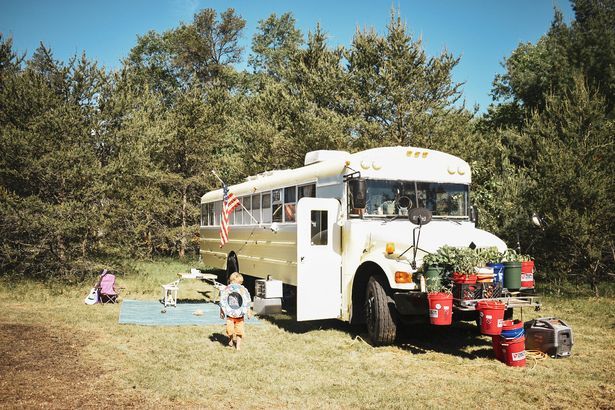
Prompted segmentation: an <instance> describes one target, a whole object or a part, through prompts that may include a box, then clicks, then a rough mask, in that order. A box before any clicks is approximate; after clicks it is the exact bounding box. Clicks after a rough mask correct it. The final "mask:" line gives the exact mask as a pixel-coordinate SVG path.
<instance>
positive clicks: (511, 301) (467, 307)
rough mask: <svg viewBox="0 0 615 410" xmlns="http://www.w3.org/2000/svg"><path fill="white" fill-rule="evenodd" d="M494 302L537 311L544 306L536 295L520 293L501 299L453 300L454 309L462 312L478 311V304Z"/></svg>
mask: <svg viewBox="0 0 615 410" xmlns="http://www.w3.org/2000/svg"><path fill="white" fill-rule="evenodd" d="M485 300H494V301H499V302H503V303H504V304H506V308H523V307H533V308H534V309H535V310H536V311H538V310H540V308H541V306H542V304H541V303H540V297H539V296H536V295H523V294H519V293H518V292H515V293H508V294H505V295H504V296H502V297H499V298H489V299H453V305H454V308H455V309H457V310H462V311H473V310H476V304H477V303H478V302H480V301H485Z"/></svg>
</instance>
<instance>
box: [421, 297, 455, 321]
mask: <svg viewBox="0 0 615 410" xmlns="http://www.w3.org/2000/svg"><path fill="white" fill-rule="evenodd" d="M427 300H428V301H429V321H430V322H431V324H432V325H438V326H443V325H450V324H451V323H452V322H453V295H451V294H450V293H441V292H437V293H430V294H428V295H427Z"/></svg>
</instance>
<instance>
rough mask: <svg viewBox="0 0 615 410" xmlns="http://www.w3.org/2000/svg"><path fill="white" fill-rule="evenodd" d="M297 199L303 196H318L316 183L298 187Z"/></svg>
mask: <svg viewBox="0 0 615 410" xmlns="http://www.w3.org/2000/svg"><path fill="white" fill-rule="evenodd" d="M297 193H298V195H297V200H299V199H301V198H306V197H307V198H316V184H309V185H303V186H300V187H298V188H297Z"/></svg>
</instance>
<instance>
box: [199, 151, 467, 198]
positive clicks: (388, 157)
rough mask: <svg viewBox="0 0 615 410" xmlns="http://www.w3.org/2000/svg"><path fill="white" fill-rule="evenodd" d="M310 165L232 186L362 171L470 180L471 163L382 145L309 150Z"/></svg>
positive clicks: (253, 188) (263, 186)
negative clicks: (354, 150) (349, 149)
mask: <svg viewBox="0 0 615 410" xmlns="http://www.w3.org/2000/svg"><path fill="white" fill-rule="evenodd" d="M306 162H310V164H309V165H306V166H303V167H300V168H295V169H286V170H276V171H267V172H263V173H261V174H258V175H254V176H251V177H248V178H246V181H245V182H242V183H240V184H236V185H232V186H230V187H229V188H230V190H231V191H232V192H233V193H234V194H235V195H237V196H242V195H249V194H252V193H255V192H262V191H267V190H270V189H276V188H284V187H286V186H292V185H302V184H306V183H310V182H314V181H316V180H317V179H319V178H324V177H331V176H334V175H343V174H347V173H351V172H353V171H354V170H356V171H360V172H361V176H362V177H365V178H370V179H389V180H416V181H425V182H442V183H458V184H469V183H470V182H471V171H470V166H469V165H468V163H467V162H465V161H464V160H462V159H461V158H458V157H455V156H453V155H450V154H447V153H444V152H441V151H435V150H430V149H425V148H416V147H382V148H372V149H369V150H366V151H360V152H357V153H354V154H349V153H347V152H344V151H320V152H318V151H312V152H310V153H308V154H306ZM221 199H222V189H218V190H215V191H211V192H208V193H206V194H205V195H203V196H202V197H201V202H203V203H205V202H212V201H219V200H221Z"/></svg>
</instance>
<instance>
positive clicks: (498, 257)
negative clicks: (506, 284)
mask: <svg viewBox="0 0 615 410" xmlns="http://www.w3.org/2000/svg"><path fill="white" fill-rule="evenodd" d="M479 253H480V254H481V257H482V258H483V260H484V261H485V265H486V266H488V267H490V268H492V269H493V282H494V283H495V284H499V285H501V284H502V282H503V281H504V264H503V263H502V253H501V252H500V251H499V250H498V248H497V247H495V246H492V247H490V248H481V249H480V250H479Z"/></svg>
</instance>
